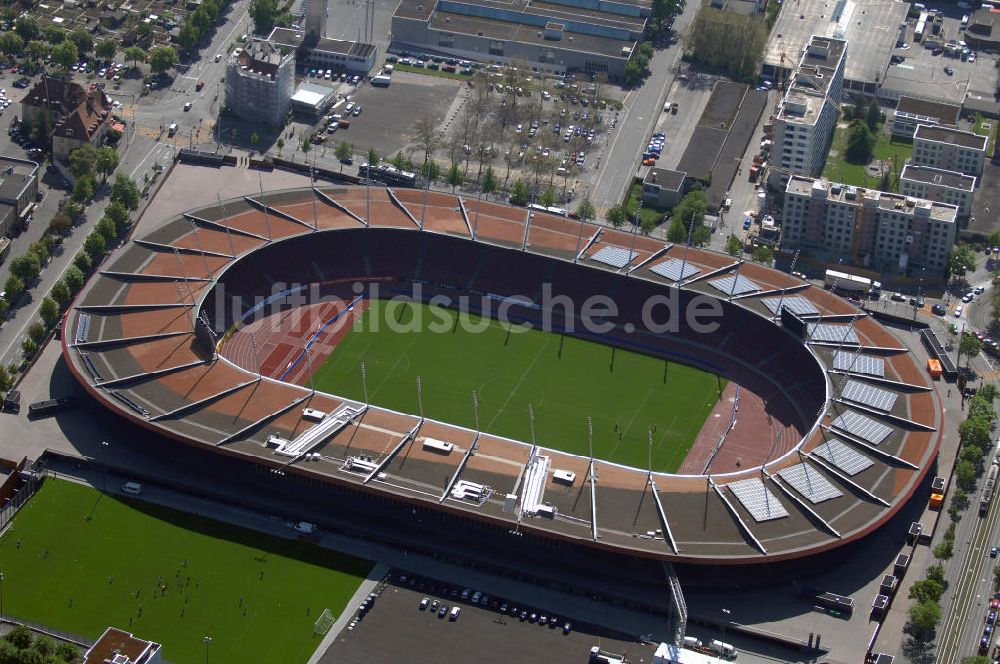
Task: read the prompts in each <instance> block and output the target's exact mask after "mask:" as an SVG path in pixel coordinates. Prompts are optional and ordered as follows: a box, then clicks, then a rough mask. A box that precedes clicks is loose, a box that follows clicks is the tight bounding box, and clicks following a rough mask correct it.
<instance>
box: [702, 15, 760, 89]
mask: <svg viewBox="0 0 1000 664" xmlns="http://www.w3.org/2000/svg"><path fill="white" fill-rule="evenodd" d="M767 32H768V28H767V24H766V22H765V20H764V19H762V18H761V17H759V16H740V15H738V14H735V13H733V12H729V11H726V12H723V11H720V10H718V9H714V8H712V7H705V8H704V9H703V10H701V11H699V12H698V14H697V15H696V16H695V19H694V22H693V23H692V25H691V28H690V31H689V36H688V47H689V52H690V53H691V55H692V57H693V58H694V59H695V60H697V61H698V62H702V63H704V64H706V65H708V66H709V67H710V68H712V69H715V70H719V71H722V72H726V73H728V74H730V75H731V76H732V77H733V78H736V79H744V80H745V79H749V78H752V77H755V75H756V73H757V66H758V63H759V62H760V61H761V59H762V58H763V54H764V46H765V44H766V43H767Z"/></svg>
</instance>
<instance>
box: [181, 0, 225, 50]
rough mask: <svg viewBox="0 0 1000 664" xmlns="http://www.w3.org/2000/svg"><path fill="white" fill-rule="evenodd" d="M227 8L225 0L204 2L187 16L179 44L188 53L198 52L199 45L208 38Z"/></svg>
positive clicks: (205, 0) (207, 0)
mask: <svg viewBox="0 0 1000 664" xmlns="http://www.w3.org/2000/svg"><path fill="white" fill-rule="evenodd" d="M225 7H226V1H225V0H202V2H201V4H199V5H198V8H197V9H195V10H194V11H193V12H191V13H190V14H188V15H187V17H185V19H184V25H182V26H181V29H180V32H179V33H178V35H177V44H178V45H179V46H180V47H181V49H182V50H184V51H187V52H192V51H196V50H197V49H198V44H200V43H201V42H202V40H204V39H205V37H207V36H208V34H209V33H210V32H211V30H212V27H213V26H214V25H215V21H216V20H217V19H218V18H219V14H221V13H222V10H223V9H225Z"/></svg>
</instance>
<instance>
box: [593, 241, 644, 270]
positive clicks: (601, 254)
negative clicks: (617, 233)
mask: <svg viewBox="0 0 1000 664" xmlns="http://www.w3.org/2000/svg"><path fill="white" fill-rule="evenodd" d="M636 255H637V254H636V252H634V251H630V250H628V249H622V248H621V247H611V246H608V247H604V248H603V249H601V250H600V251H597V252H596V253H594V255H593V256H591V257H590V260H592V261H597V262H598V263H604V264H605V265H610V266H611V267H618V268H621V267H625V266H626V265H628V264H629V262H631V260H632V259H633V258H635V257H636Z"/></svg>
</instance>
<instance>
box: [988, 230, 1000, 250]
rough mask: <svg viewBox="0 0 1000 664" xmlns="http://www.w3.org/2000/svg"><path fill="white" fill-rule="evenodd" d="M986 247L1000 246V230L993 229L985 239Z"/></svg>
mask: <svg viewBox="0 0 1000 664" xmlns="http://www.w3.org/2000/svg"><path fill="white" fill-rule="evenodd" d="M986 246H987V247H1000V231H993V232H992V233H990V236H989V237H988V238H987V239H986Z"/></svg>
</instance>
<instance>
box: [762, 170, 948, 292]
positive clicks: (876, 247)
mask: <svg viewBox="0 0 1000 664" xmlns="http://www.w3.org/2000/svg"><path fill="white" fill-rule="evenodd" d="M957 217H958V207H957V206H955V205H952V204H950V203H941V202H937V201H929V200H926V199H923V198H915V197H912V196H903V195H900V194H893V193H887V192H883V191H877V190H873V189H863V188H859V187H850V186H846V185H842V184H837V183H832V182H829V181H827V180H823V179H814V178H809V177H804V176H798V175H796V176H792V177H790V178H789V180H788V183H787V185H786V188H785V206H784V218H783V221H782V229H781V236H782V237H781V246H782V248H783V249H786V250H795V249H799V250H802V251H806V252H810V253H812V254H814V255H817V256H820V257H824V258H828V259H837V260H843V262H844V263H850V264H855V265H859V266H862V267H866V268H869V269H873V270H880V271H884V272H898V273H906V272H909V273H911V274H912V273H913V271H914V270H919V269H921V268H923V269H926V270H927V271H928V272H929V273H931V274H943V273H944V271H945V267H946V265H947V261H948V253H949V252H950V251H951V247H952V246H953V245H954V243H955V236H956V226H957V224H956V219H957Z"/></svg>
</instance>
